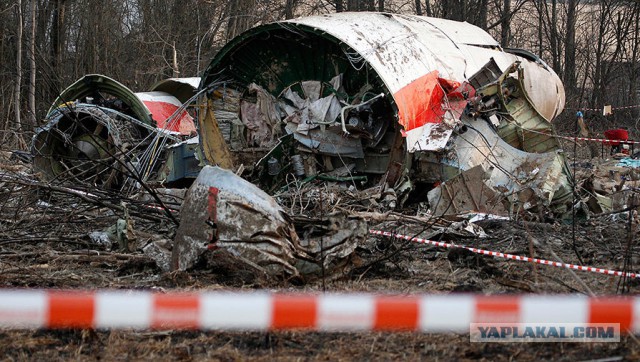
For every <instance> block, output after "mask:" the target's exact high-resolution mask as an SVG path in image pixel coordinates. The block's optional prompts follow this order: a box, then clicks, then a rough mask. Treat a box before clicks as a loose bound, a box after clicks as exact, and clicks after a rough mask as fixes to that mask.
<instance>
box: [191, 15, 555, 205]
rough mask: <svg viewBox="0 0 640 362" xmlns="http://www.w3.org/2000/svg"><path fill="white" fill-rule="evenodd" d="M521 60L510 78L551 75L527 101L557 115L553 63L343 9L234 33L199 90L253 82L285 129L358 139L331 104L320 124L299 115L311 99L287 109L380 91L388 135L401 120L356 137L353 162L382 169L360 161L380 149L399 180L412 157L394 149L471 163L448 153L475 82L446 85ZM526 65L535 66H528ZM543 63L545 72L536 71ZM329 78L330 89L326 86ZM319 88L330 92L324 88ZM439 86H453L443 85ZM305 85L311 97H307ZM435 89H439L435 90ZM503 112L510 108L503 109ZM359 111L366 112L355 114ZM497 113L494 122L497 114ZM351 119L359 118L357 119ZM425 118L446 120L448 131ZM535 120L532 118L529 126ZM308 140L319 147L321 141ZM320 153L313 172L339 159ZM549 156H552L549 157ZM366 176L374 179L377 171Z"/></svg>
mask: <svg viewBox="0 0 640 362" xmlns="http://www.w3.org/2000/svg"><path fill="white" fill-rule="evenodd" d="M264 35H269V36H268V37H267V36H264ZM519 60H520V66H521V68H522V69H523V71H522V73H519V74H518V77H517V78H516V79H519V80H522V79H523V75H526V74H529V73H531V74H534V75H533V76H532V77H533V78H535V79H536V81H540V82H542V81H543V80H544V79H545V78H549V79H553V80H551V81H549V82H547V83H550V84H553V87H555V88H557V89H554V92H549V93H548V94H540V93H536V97H538V95H541V97H538V98H536V97H534V98H532V99H530V100H528V102H529V105H531V107H530V108H531V109H538V105H539V104H538V103H539V102H540V103H545V102H546V103H545V104H548V105H550V106H549V107H548V109H547V108H545V111H544V113H541V115H542V116H541V117H540V118H543V117H547V116H548V115H550V114H551V115H553V114H557V113H559V112H560V111H561V108H562V106H563V104H564V102H559V101H558V95H559V94H560V93H559V92H561V91H562V90H561V87H560V88H558V85H559V84H560V85H561V83H560V81H559V78H558V77H557V75H556V74H555V73H553V71H551V70H549V69H545V68H541V65H540V64H539V63H537V62H536V61H535V59H533V60H532V59H529V58H527V57H524V58H522V57H520V56H518V55H516V54H511V53H508V52H505V51H503V50H502V49H501V48H500V47H499V45H498V43H497V42H496V41H495V40H493V39H492V38H491V37H490V35H488V34H487V33H486V32H484V31H482V30H481V29H479V28H477V27H475V26H473V25H470V24H466V23H459V22H455V21H450V20H441V19H431V18H426V17H419V16H412V15H397V14H384V13H367V12H364V13H360V12H359V13H348V12H347V13H337V14H327V15H319V16H311V17H305V18H300V19H292V20H287V21H284V22H278V23H273V24H267V25H262V26H259V27H256V28H254V29H251V30H249V31H247V32H245V33H243V34H241V35H240V36H238V37H236V38H234V39H233V40H232V41H231V42H230V43H229V44H227V45H226V46H225V47H224V48H223V49H222V50H221V51H220V52H219V53H218V54H217V55H216V57H215V58H214V59H213V60H212V62H211V64H210V65H209V67H208V68H207V71H206V72H205V74H204V76H203V80H202V84H201V85H200V87H201V89H202V88H203V87H205V86H210V85H211V84H214V83H215V82H218V81H219V80H220V79H221V78H224V79H229V80H230V81H233V84H234V87H236V86H237V85H240V86H239V88H238V94H243V93H244V92H245V91H246V89H245V88H246V87H247V86H249V85H250V84H252V83H256V84H258V85H259V86H261V87H262V88H263V89H265V90H266V91H268V92H269V93H270V94H271V95H273V96H274V97H275V98H276V99H277V100H278V102H279V104H282V105H283V106H282V107H281V111H282V113H281V117H282V119H281V121H282V122H283V123H287V130H288V131H289V132H294V131H297V132H300V133H302V134H304V132H308V131H309V130H310V129H318V130H319V131H317V132H328V129H329V128H330V127H332V126H336V125H337V124H340V123H342V128H343V131H344V132H343V133H344V136H345V137H347V138H348V137H351V138H349V140H353V139H357V137H358V135H357V134H356V135H354V133H353V132H352V131H351V130H347V127H346V123H347V122H345V119H344V118H345V117H344V116H343V117H341V118H342V119H340V118H338V119H335V120H332V119H333V118H335V117H332V116H329V117H326V114H330V113H331V112H328V113H322V114H325V117H316V118H318V119H316V120H315V122H316V123H318V124H319V125H321V126H322V127H318V126H317V125H313V124H305V122H300V121H295V120H296V119H297V120H301V119H305V114H304V111H305V110H306V111H307V112H308V111H310V107H308V106H304V107H303V108H304V109H302V111H301V112H300V113H301V114H294V111H293V109H294V108H297V109H298V110H299V111H300V108H299V107H300V104H303V103H304V102H305V98H307V100H309V103H311V101H314V100H318V99H323V97H332V96H335V98H336V99H338V100H339V101H340V102H341V103H342V104H343V105H344V106H345V107H352V106H354V105H358V104H361V102H366V100H367V99H372V98H371V97H373V96H374V95H379V94H381V95H384V97H383V98H382V99H380V100H378V101H377V102H376V103H375V104H373V105H372V114H373V115H374V117H373V118H372V119H373V120H374V122H378V123H379V124H385V123H387V122H388V123H391V122H393V121H397V122H398V123H399V124H400V125H401V126H402V128H404V129H402V130H400V131H401V132H396V133H393V132H395V131H396V130H397V129H398V128H395V129H394V128H389V130H385V129H383V128H382V127H378V128H377V130H382V131H381V132H377V131H376V132H369V134H367V135H366V137H361V140H362V143H363V155H362V156H361V157H358V158H357V159H356V161H355V162H356V164H357V165H358V167H357V169H356V171H357V172H358V173H360V174H366V175H370V176H372V175H374V174H378V175H379V174H380V171H381V170H382V169H383V168H385V167H381V165H379V164H376V167H375V170H373V169H367V162H363V160H364V159H367V157H368V155H370V154H374V153H376V154H380V155H384V157H380V162H385V163H386V169H387V170H388V171H389V174H390V175H392V176H393V177H392V178H391V179H390V180H387V181H390V182H391V183H392V184H395V182H397V181H398V178H397V177H399V175H400V174H402V173H401V172H398V171H399V170H401V169H402V168H406V167H409V163H410V161H411V156H407V157H406V158H404V159H402V157H399V156H398V154H401V155H402V156H404V155H405V154H406V153H407V151H409V152H411V151H415V152H435V153H437V154H438V155H439V156H438V157H440V156H442V157H443V158H444V159H445V163H446V162H448V163H446V164H447V165H451V166H452V167H456V168H458V169H460V170H464V169H465V168H470V167H473V165H462V166H461V165H459V164H457V163H458V161H457V160H455V159H454V158H451V157H449V159H447V157H448V156H447V155H448V154H449V153H450V151H451V150H454V151H455V147H456V143H455V142H454V141H453V140H454V139H457V138H459V137H458V136H457V133H458V131H460V129H461V128H462V127H463V125H462V124H460V123H461V119H464V117H463V115H462V109H464V106H465V105H466V104H467V102H470V101H471V100H472V98H474V94H475V93H474V92H475V89H473V88H472V87H471V86H469V85H468V84H466V86H468V88H465V89H458V90H457V91H456V92H452V91H451V89H449V88H447V87H450V88H452V89H456V87H460V86H463V85H465V81H466V80H467V79H468V78H469V77H470V76H471V75H472V74H474V73H475V72H477V71H478V70H480V69H481V68H482V67H483V66H484V65H485V64H487V62H489V61H492V62H493V64H494V65H495V67H494V68H497V69H496V73H500V72H501V73H504V72H505V71H506V70H508V69H511V68H510V67H511V66H512V64H514V63H515V62H517V61H519ZM528 67H532V68H531V69H532V71H531V72H529V73H527V72H528ZM540 69H542V70H543V71H539V72H538V70H540ZM536 72H537V73H536ZM338 76H339V77H340V83H341V84H340V86H339V87H338V86H335V85H334V84H333V81H334V79H336V77H338ZM525 79H526V78H525ZM427 80H428V81H427ZM436 80H437V81H436ZM229 84H231V83H229ZM329 84H331V85H332V87H325V85H329ZM523 84H524V85H523V91H522V93H523V97H526V92H527V91H528V90H529V88H527V87H529V84H532V83H523ZM454 85H456V86H454ZM481 85H482V84H478V86H481ZM311 86H312V87H311ZM534 86H535V85H534ZM323 87H325V88H324V89H325V90H327V92H324V91H322V89H323ZM545 87H546V85H545ZM445 88H446V89H449V90H447V91H446V92H445V91H443V89H445ZM221 89H226V83H225V85H224V86H220V87H219V88H218V89H217V91H219V90H221ZM545 89H546V88H545ZM310 90H312V91H311V93H313V95H314V96H313V97H310V96H307V97H305V96H304V95H305V94H306V93H309V92H310ZM426 91H428V93H429V94H430V95H433V94H435V93H438V96H436V97H435V98H434V97H432V96H425V94H426ZM472 91H473V92H472ZM295 92H297V96H296V95H295V94H294V93H295ZM440 93H444V94H445V96H440ZM450 93H456V94H457V97H458V98H455V97H454V96H453V94H451V97H449V95H450ZM367 94H368V95H367ZM240 97H241V98H242V96H240ZM550 98H554V99H553V100H550ZM327 99H329V98H327ZM283 102H284V103H283ZM287 102H288V104H285V103H287ZM453 103H455V105H454V104H453ZM327 104H328V101H327ZM505 104H507V106H508V105H509V102H507V101H505ZM515 105H516V103H514V104H513V106H515ZM375 107H378V109H375ZM319 108H323V107H319ZM325 108H326V107H325ZM520 108H522V107H520ZM323 109H324V108H323ZM343 111H344V108H343ZM504 111H505V112H508V110H507V109H505V110H504ZM512 111H513V112H514V114H516V117H518V118H523V119H524V118H527V117H526V116H525V115H523V114H524V113H526V112H520V111H519V110H518V109H515V108H513V109H512ZM518 112H520V113H518ZM285 114H286V116H285ZM307 116H308V113H307ZM375 116H378V118H376V117H375ZM493 116H495V115H493ZM296 117H297V118H296ZM307 118H308V117H307ZM327 118H329V119H327ZM493 118H497V117H493ZM365 119H366V117H362V118H361V119H360V121H362V120H365ZM289 121H292V122H291V123H295V126H296V127H297V128H296V129H295V130H294V129H293V128H292V127H290V126H289V123H288V122H289ZM494 121H496V123H497V124H499V120H496V119H494ZM523 121H526V119H524V120H523ZM324 122H326V124H325V123H324ZM355 123H358V122H357V120H356V122H355ZM534 123H535V122H534ZM427 124H429V125H428V126H425V125H427ZM430 124H448V125H449V127H450V129H447V128H446V127H445V128H443V127H440V126H438V127H436V126H433V125H430ZM300 125H302V126H300ZM324 126H326V127H324ZM394 126H395V125H394ZM536 126H537V124H535V125H534V126H532V127H533V128H532V130H533V129H534V128H535V127H536ZM205 127H206V126H205ZM395 127H397V126H395ZM535 129H536V130H537V128H535ZM412 131H415V132H412ZM385 132H386V133H385ZM529 133H531V132H529ZM372 134H374V136H373V137H372ZM399 134H402V135H403V136H406V138H405V141H406V144H405V145H404V148H403V147H402V145H398V144H397V143H396V142H394V140H396V138H395V137H390V136H395V135H399ZM516 136H517V135H516ZM527 136H528V135H527ZM311 138H313V137H311ZM371 138H373V139H371ZM300 141H303V142H305V141H306V142H307V143H309V142H311V141H309V140H308V139H303V138H301V137H298V147H297V148H296V149H295V150H294V151H293V152H294V153H299V152H303V153H305V154H307V155H313V152H312V150H311V149H310V148H308V147H305V146H304V145H303V144H301V142H300ZM534 141H535V140H534ZM204 142H207V141H204ZM318 142H320V141H318ZM321 143H327V144H329V143H331V140H330V139H328V138H326V137H325V138H324V139H323V141H322V142H321ZM532 143H535V142H532ZM307 146H311V147H316V148H317V146H318V145H317V144H307ZM398 146H399V147H398ZM249 149H251V147H249ZM546 150H547V149H545V150H542V151H546ZM538 151H540V150H538ZM266 152H268V150H267V151H266ZM352 154H353V152H352ZM387 155H388V156H387ZM322 157H324V158H323V159H319V158H317V159H316V165H317V166H318V167H319V168H323V167H324V168H325V169H324V170H319V173H321V172H322V171H329V170H330V169H332V167H333V166H336V167H339V166H340V165H341V163H343V161H342V160H339V159H337V157H334V160H331V157H333V156H329V157H327V155H322ZM369 158H370V157H369ZM547 160H549V161H552V160H551V158H547ZM332 162H333V163H334V164H332ZM454 164H456V165H454ZM363 166H364V167H363ZM513 168H517V166H514V167H513ZM560 168H561V167H560ZM534 169H535V168H534ZM373 171H375V172H373ZM447 172H449V171H447ZM530 172H532V170H530ZM306 176H313V175H306ZM371 179H372V180H377V181H380V178H375V177H371ZM550 179H553V177H550ZM555 179H557V178H555ZM440 181H442V180H440ZM496 182H497V181H496ZM512 188H513V187H512ZM545 200H546V198H545ZM545 203H548V201H545Z"/></svg>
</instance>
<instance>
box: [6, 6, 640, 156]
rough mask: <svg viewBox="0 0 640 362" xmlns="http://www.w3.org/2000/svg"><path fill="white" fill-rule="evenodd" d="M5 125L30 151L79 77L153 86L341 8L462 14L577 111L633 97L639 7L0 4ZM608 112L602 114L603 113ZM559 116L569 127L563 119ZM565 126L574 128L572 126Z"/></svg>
mask: <svg viewBox="0 0 640 362" xmlns="http://www.w3.org/2000/svg"><path fill="white" fill-rule="evenodd" d="M1 4H2V5H1V6H2V8H1V9H0V20H1V21H0V23H1V24H2V25H1V31H2V38H1V40H0V56H1V57H2V58H1V59H0V64H1V66H0V80H1V81H0V84H1V85H2V86H1V89H0V95H1V97H0V102H1V103H0V131H1V132H2V134H1V136H0V137H1V139H2V141H3V143H4V144H7V143H11V144H14V145H15V146H16V147H19V146H22V147H24V142H26V140H28V139H29V136H30V133H31V130H32V129H33V127H34V126H36V125H37V124H38V122H39V121H40V120H41V118H42V117H43V113H44V112H45V111H46V108H47V107H48V106H49V104H50V103H51V101H52V99H54V98H55V96H56V95H57V94H59V93H60V91H61V89H63V88H64V87H65V86H66V85H68V84H70V83H71V82H72V81H74V80H76V79H78V78H79V77H80V76H82V75H84V74H91V73H100V74H105V75H108V76H110V77H112V78H114V79H118V80H122V81H123V82H124V83H125V85H126V86H128V87H130V88H131V89H146V88H147V87H148V86H149V85H151V84H153V83H154V82H156V81H158V80H160V79H164V78H166V77H169V76H174V75H179V76H182V77H189V76H199V75H200V74H201V73H202V72H203V70H204V68H206V66H207V64H208V62H209V61H210V60H211V58H212V56H213V55H214V54H215V52H216V51H217V50H218V49H219V48H220V47H221V46H222V45H224V44H225V42H226V41H228V40H229V39H231V38H232V37H234V36H235V35H237V34H239V33H240V32H242V31H244V30H246V29H248V28H250V27H252V26H255V25H258V24H262V23H266V22H271V21H276V20H281V19H285V18H292V17H298V16H304V15H311V14H321V13H330V12H339V11H387V12H398V13H412V14H423V15H427V16H434V17H442V18H447V19H453V20H464V21H467V22H469V23H472V24H475V25H477V26H479V27H481V28H483V29H486V30H488V31H489V33H490V34H492V35H493V36H494V37H495V38H496V39H499V40H500V42H501V44H502V46H503V47H514V48H524V49H528V50H531V51H532V52H534V53H537V54H539V55H541V57H542V58H543V59H544V60H545V61H546V62H547V63H548V64H549V65H551V66H552V67H553V69H554V70H555V71H556V72H557V73H558V74H559V75H560V76H561V78H562V80H563V81H564V84H565V88H566V90H567V100H568V101H567V107H568V108H569V109H568V110H567V111H566V112H565V116H564V117H563V118H561V119H560V120H559V121H558V122H557V125H558V126H559V128H561V129H562V126H563V125H564V123H566V122H568V120H570V119H573V117H572V115H573V113H574V112H570V110H574V109H580V108H589V109H597V108H601V107H602V106H603V105H606V104H610V105H612V106H614V107H619V106H628V105H636V104H637V103H638V90H637V89H638V84H637V83H638V74H639V72H640V69H639V68H638V66H637V59H638V57H639V56H640V36H639V34H638V33H639V32H640V20H639V17H640V11H639V10H640V4H639V3H638V2H637V1H619V0H602V1H594V0H589V1H587V0H583V1H580V0H566V1H560V0H549V1H531V0H518V1H502V0H473V1H468V0H447V1H426V2H421V1H415V2H411V1H407V2H399V1H383V0H379V1H351V0H349V1H305V0H287V1H270V0H269V1H258V0H248V1H247V0H239V1H228V2H223V1H210V0H187V1H153V0H139V1H138V0H132V1H129V0H127V1H124V0H107V1H103V0H101V1H98V0H86V1H76V0H52V1H37V0H20V1H10V0H4V1H2V2H1ZM600 114H601V113H600ZM638 115H639V113H638V109H637V108H630V109H625V110H620V111H618V112H616V114H615V115H614V116H613V117H607V118H603V117H601V116H598V112H592V113H591V114H590V113H587V117H586V118H587V121H588V123H589V126H591V127H592V129H593V131H594V132H598V131H602V130H604V129H606V128H610V127H611V126H612V125H614V124H615V125H616V126H620V125H627V126H629V127H630V128H632V129H633V128H635V121H636V119H637V118H638ZM563 121H564V123H563ZM567 127H569V129H570V128H571V127H570V126H568V125H567Z"/></svg>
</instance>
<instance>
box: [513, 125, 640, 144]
mask: <svg viewBox="0 0 640 362" xmlns="http://www.w3.org/2000/svg"><path fill="white" fill-rule="evenodd" d="M521 129H522V130H523V131H526V132H529V133H537V134H540V135H544V136H548V137H555V138H562V139H565V140H570V141H593V142H600V143H609V144H615V145H618V144H626V145H635V144H639V143H640V141H629V140H627V141H621V140H610V139H607V138H589V137H574V136H562V135H554V134H549V133H545V132H540V131H536V130H533V129H526V128H521Z"/></svg>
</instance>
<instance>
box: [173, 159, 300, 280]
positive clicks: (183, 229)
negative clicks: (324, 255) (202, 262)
mask: <svg viewBox="0 0 640 362" xmlns="http://www.w3.org/2000/svg"><path fill="white" fill-rule="evenodd" d="M181 214H182V215H183V216H182V220H181V223H180V227H179V228H178V231H177V233H176V238H175V244H174V247H173V253H172V261H171V263H172V264H171V265H172V269H173V270H186V269H189V268H191V267H193V266H194V265H195V263H196V262H197V261H198V259H199V258H200V256H201V255H202V254H203V253H204V252H205V251H207V250H210V249H223V250H224V251H226V252H227V253H226V254H227V256H231V257H235V258H236V259H237V260H238V261H239V262H241V263H245V264H248V265H249V266H251V267H253V268H257V269H259V270H260V271H263V272H265V273H267V274H271V275H282V274H284V275H289V276H296V275H298V270H297V269H296V268H295V267H294V264H295V260H296V255H299V254H300V241H299V239H298V236H297V234H296V232H295V229H294V228H293V225H292V223H291V220H290V219H289V217H288V216H287V214H286V213H285V212H284V210H283V209H282V208H281V207H280V206H279V205H278V204H277V203H276V202H275V200H274V199H273V198H272V197H271V196H269V195H267V194H266V193H265V192H264V191H262V190H260V189H259V188H258V187H256V186H255V185H253V184H251V183H250V182H248V181H246V180H244V179H242V178H240V177H239V176H237V175H235V174H234V173H232V172H231V171H228V170H224V169H222V168H219V167H211V166H206V167H205V168H203V169H202V171H201V172H200V175H198V178H196V180H195V182H194V183H193V185H192V186H191V188H190V189H189V191H188V192H187V196H186V199H185V202H184V205H183V207H182V212H181Z"/></svg>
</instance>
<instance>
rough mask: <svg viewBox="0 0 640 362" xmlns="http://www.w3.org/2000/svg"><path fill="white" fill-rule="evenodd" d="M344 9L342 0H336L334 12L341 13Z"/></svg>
mask: <svg viewBox="0 0 640 362" xmlns="http://www.w3.org/2000/svg"><path fill="white" fill-rule="evenodd" d="M343 11H344V3H343V2H342V0H336V13H341V12H343Z"/></svg>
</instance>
